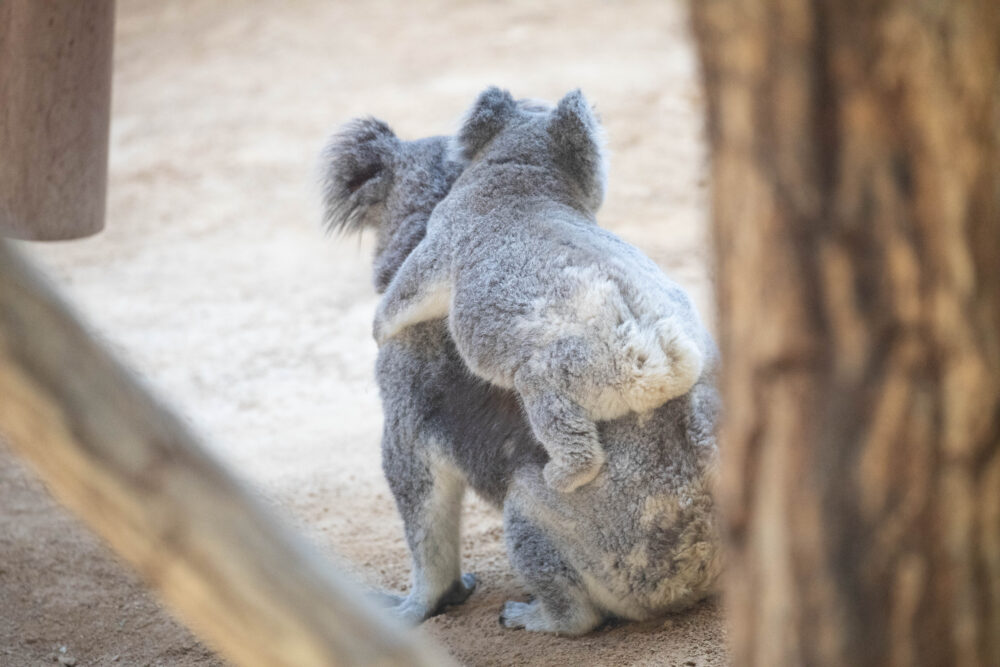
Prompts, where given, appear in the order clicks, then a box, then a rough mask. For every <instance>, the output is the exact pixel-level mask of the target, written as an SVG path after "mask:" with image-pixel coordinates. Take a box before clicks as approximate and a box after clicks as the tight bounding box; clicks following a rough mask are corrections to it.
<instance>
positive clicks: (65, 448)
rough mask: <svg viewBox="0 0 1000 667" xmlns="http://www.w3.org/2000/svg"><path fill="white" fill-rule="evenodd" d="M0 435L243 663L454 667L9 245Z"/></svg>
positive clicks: (1, 302)
mask: <svg viewBox="0 0 1000 667" xmlns="http://www.w3.org/2000/svg"><path fill="white" fill-rule="evenodd" d="M0 434H2V435H3V436H4V437H5V438H6V439H7V440H8V441H9V442H10V444H11V445H12V446H13V448H14V451H16V452H17V453H18V454H20V455H21V456H22V457H23V458H24V459H26V460H27V461H29V462H30V463H31V464H32V465H33V466H34V468H35V469H36V470H37V472H38V474H39V475H40V476H41V477H42V479H43V480H44V481H45V482H46V484H47V485H48V487H49V489H50V490H51V491H52V493H53V494H54V495H55V496H56V497H57V498H58V499H59V500H60V501H61V502H62V503H63V504H64V505H66V506H67V507H68V508H70V509H71V510H73V511H74V512H75V513H76V514H77V515H78V516H79V517H80V518H82V519H83V520H84V521H85V522H86V523H87V524H88V525H89V526H90V527H91V528H93V529H94V530H96V531H97V532H98V533H100V534H101V535H102V536H103V537H104V538H105V539H106V540H107V541H108V543H109V544H110V545H111V546H112V548H114V550H115V551H116V552H117V553H118V554H119V555H120V556H121V557H122V558H124V559H125V560H126V561H128V562H129V563H130V564H131V565H132V566H133V567H134V568H135V569H136V570H137V571H138V572H139V574H140V575H141V576H142V577H143V578H144V579H145V581H146V582H148V584H149V585H150V586H151V587H152V588H154V589H155V590H156V591H157V592H158V593H159V594H160V596H161V597H162V598H163V599H164V600H165V601H166V602H167V603H168V604H169V605H170V606H171V607H172V608H173V609H174V610H175V611H176V612H177V613H178V614H179V615H180V616H181V617H182V618H183V619H184V620H186V621H187V622H188V623H189V624H190V625H191V627H192V628H193V629H194V630H195V631H197V632H198V633H199V634H201V635H202V636H203V637H204V638H205V639H206V640H208V642H209V643H210V644H211V645H213V646H214V647H216V648H217V649H219V650H220V651H221V652H222V653H223V654H224V655H225V656H226V657H228V658H229V659H230V660H233V661H234V662H236V663H237V664H241V665H294V666H296V667H302V666H305V665H336V664H379V665H435V666H437V665H443V664H447V663H448V660H447V658H445V657H443V656H442V655H440V654H438V652H436V651H433V650H432V649H429V648H428V647H427V646H426V645H424V644H423V643H422V642H421V641H419V640H418V639H417V638H416V637H415V636H414V635H412V634H410V633H407V632H406V631H404V630H402V629H401V628H398V627H397V626H396V625H394V624H392V623H389V622H387V621H386V620H384V615H381V616H380V615H379V614H378V613H377V611H376V610H375V609H374V608H373V607H370V606H369V603H368V602H367V601H366V600H365V599H364V598H363V595H362V593H361V591H360V590H359V589H358V588H357V587H356V586H354V585H352V584H351V583H350V582H348V581H347V580H346V579H345V578H344V577H343V576H341V575H339V574H338V573H337V572H335V571H333V570H332V569H331V567H330V566H329V564H328V563H326V562H324V561H323V559H321V558H319V557H317V556H316V555H315V554H313V553H312V552H311V551H310V549H309V548H308V547H307V546H305V545H304V542H303V541H302V540H300V539H299V538H298V537H296V536H295V535H293V534H292V533H291V532H290V531H289V530H288V529H287V528H285V527H284V526H283V525H282V524H281V523H279V521H278V520H276V519H275V517H274V516H273V514H272V512H270V511H268V510H267V509H266V508H265V507H263V506H262V504H261V503H260V502H259V501H258V500H257V499H255V498H254V497H253V496H252V495H251V494H250V493H249V492H248V491H247V489H246V488H245V487H244V486H243V485H242V484H240V483H239V482H238V481H237V480H236V479H235V478H234V477H233V476H232V475H231V474H229V472H227V471H226V470H225V469H224V468H223V466H221V465H220V464H219V463H218V462H216V461H215V460H214V459H213V458H212V457H211V456H209V455H208V454H207V453H206V451H205V450H204V448H203V447H202V446H201V445H200V444H199V443H198V440H197V438H196V437H195V436H194V435H193V434H192V433H191V432H190V431H189V429H188V428H187V427H186V426H185V425H184V424H183V423H182V422H181V420H180V419H178V418H177V417H176V416H175V415H173V414H172V413H171V412H170V411H168V410H166V409H165V408H164V407H162V406H161V405H159V404H158V403H157V402H156V400H155V399H154V398H153V397H152V396H151V395H150V393H149V392H148V391H147V390H146V389H145V388H144V387H143V386H141V385H140V383H139V382H137V381H136V380H135V379H134V378H133V377H132V376H131V375H130V374H129V373H128V372H127V371H126V370H125V369H124V368H123V367H122V366H121V365H119V364H118V363H117V362H116V361H115V360H114V359H113V358H112V357H111V356H110V355H109V354H108V352H106V351H105V350H104V349H102V348H101V347H100V346H99V345H98V344H97V343H95V341H94V340H93V338H92V337H91V336H89V335H88V334H87V333H86V332H85V331H84V329H83V328H82V327H81V325H80V323H79V322H78V321H77V319H76V318H75V317H74V315H73V314H72V313H71V312H70V310H69V309H67V307H66V306H65V305H64V304H63V303H62V302H61V301H60V299H59V298H58V297H57V296H56V295H55V294H54V293H53V291H52V290H51V288H49V287H47V286H46V285H45V283H44V281H43V280H42V279H40V277H39V276H38V275H37V273H36V272H35V271H33V270H32V269H31V268H30V267H29V266H28V265H27V264H26V262H25V261H24V260H23V259H22V258H21V257H19V256H18V254H17V253H15V252H14V251H12V249H11V248H10V247H9V245H8V244H7V243H6V242H4V241H2V240H0Z"/></svg>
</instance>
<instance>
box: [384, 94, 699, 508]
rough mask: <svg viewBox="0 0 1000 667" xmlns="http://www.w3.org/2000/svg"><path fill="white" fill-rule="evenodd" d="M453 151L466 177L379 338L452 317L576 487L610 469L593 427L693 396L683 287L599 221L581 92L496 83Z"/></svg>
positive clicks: (591, 130) (413, 262) (400, 282)
mask: <svg viewBox="0 0 1000 667" xmlns="http://www.w3.org/2000/svg"><path fill="white" fill-rule="evenodd" d="M457 152H458V153H459V157H460V158H461V159H462V160H464V161H466V162H467V164H466V166H465V169H464V170H463V172H462V174H461V175H460V176H459V177H458V178H457V179H456V181H455V183H454V184H453V185H452V188H451V190H450V192H449V193H448V195H447V196H446V197H445V198H444V199H443V200H442V201H441V202H440V203H439V204H438V205H437V207H436V208H435V209H434V212H433V214H432V215H431V217H430V219H429V221H428V223H427V231H426V235H425V236H424V238H423V240H421V241H420V243H418V244H417V246H416V247H415V248H414V249H413V251H412V252H411V253H410V254H409V255H408V256H407V258H406V260H405V261H404V262H403V263H402V265H401V266H400V268H399V270H398V271H397V273H396V275H395V277H394V278H393V279H392V281H391V282H390V283H389V286H388V287H387V288H386V290H385V294H384V296H383V297H382V300H381V302H380V304H379V307H378V310H377V312H376V315H375V325H374V329H375V337H376V340H377V341H378V342H379V343H380V344H384V343H385V342H386V341H387V340H388V339H390V338H392V337H393V336H395V335H397V334H399V333H400V332H401V331H403V330H405V329H406V328H408V327H410V326H412V325H414V324H417V323H420V322H425V321H428V320H433V319H438V318H441V317H445V316H447V318H448V325H449V330H450V332H451V335H452V338H453V340H454V341H455V345H456V347H457V349H458V352H459V354H460V355H461V356H462V359H463V360H464V361H465V364H466V365H467V366H468V367H469V369H470V370H471V371H472V372H473V373H475V374H476V375H478V376H479V377H480V378H482V379H484V380H486V381H488V382H490V383H492V384H495V385H497V386H499V387H502V388H505V389H514V390H515V391H516V392H517V394H518V395H519V396H520V399H521V401H522V403H523V405H524V409H525V412H526V413H527V415H528V421H529V423H530V424H531V427H532V430H533V432H534V434H535V437H536V438H537V439H538V440H539V441H540V442H541V443H542V445H543V446H544V447H545V449H546V451H547V452H548V454H549V458H550V460H549V463H548V464H546V466H545V470H544V475H545V479H546V481H547V482H548V484H549V485H550V486H551V487H552V488H554V489H556V490H558V491H562V492H571V491H574V490H575V489H577V488H579V487H580V486H582V485H584V484H588V483H589V482H591V481H592V480H593V479H594V478H595V477H596V475H597V474H598V472H599V470H600V469H601V467H602V465H603V464H604V460H605V452H604V449H603V447H602V446H601V441H600V438H599V436H598V429H597V424H596V422H597V421H600V420H608V419H616V418H618V417H622V416H624V415H626V414H628V413H630V412H637V413H643V412H648V411H650V410H652V409H654V408H656V407H658V406H660V405H662V404H663V403H665V402H667V401H668V400H670V399H672V398H675V397H677V396H680V395H682V394H685V393H687V392H688V391H689V390H690V389H691V387H693V386H694V384H695V382H696V381H697V379H698V377H699V375H700V374H701V371H702V367H703V364H704V357H705V347H706V341H705V339H704V333H703V327H702V326H701V323H700V322H699V320H698V316H697V313H696V312H695V310H694V308H693V306H692V305H691V303H690V300H689V299H688V297H687V295H686V294H685V292H684V291H683V290H682V289H680V288H679V287H678V286H676V285H675V284H673V283H672V282H671V281H670V280H668V279H667V277H666V276H665V275H663V273H662V272H661V271H660V269H659V268H658V267H657V266H656V265H655V264H654V263H653V262H652V261H651V260H649V259H648V258H647V257H646V256H645V255H643V254H642V253H641V252H640V251H639V250H638V249H636V248H634V247H633V246H631V245H629V244H627V243H625V242H624V241H622V240H621V239H619V238H618V237H616V236H614V235H613V234H611V233H610V232H608V231H606V230H604V229H601V228H600V227H598V226H597V224H596V221H595V219H594V214H595V212H596V210H597V208H598V207H599V206H600V204H601V201H602V200H603V197H604V159H603V154H602V147H601V141H600V133H599V126H598V124H597V121H596V120H595V118H594V116H593V114H592V112H591V109H590V105H589V104H587V102H586V100H585V99H584V97H583V95H582V94H581V93H580V91H578V90H577V91H574V92H572V93H569V94H568V95H566V97H564V98H563V99H562V100H561V101H560V102H559V104H558V105H556V106H555V107H552V106H550V105H547V104H544V103H540V102H536V101H521V102H517V101H515V100H514V98H513V97H511V95H510V93H508V92H506V91H502V90H500V89H499V88H490V89H488V90H486V91H484V92H483V93H482V94H481V95H480V96H479V99H478V100H477V101H476V103H475V105H473V107H472V109H471V110H470V111H469V113H468V117H467V118H466V120H465V121H464V123H463V125H462V128H461V130H460V132H459V134H458V137H457Z"/></svg>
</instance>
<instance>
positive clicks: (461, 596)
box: [372, 574, 477, 625]
mask: <svg viewBox="0 0 1000 667" xmlns="http://www.w3.org/2000/svg"><path fill="white" fill-rule="evenodd" d="M476 583H477V581H476V575H474V574H463V575H462V576H461V578H460V579H458V580H456V581H455V583H453V584H452V585H451V587H450V588H449V589H448V590H447V591H445V593H444V595H442V596H441V597H439V598H438V599H437V601H436V602H434V603H432V604H428V603H427V601H426V600H424V599H421V597H417V596H415V595H414V594H413V593H411V594H410V595H409V596H408V597H405V598H400V597H398V596H395V595H392V594H389V593H379V594H376V595H374V596H372V597H373V598H375V600H376V602H381V603H382V606H384V607H387V608H388V610H389V612H390V613H391V614H393V615H394V616H396V618H398V619H399V620H401V621H402V622H403V623H406V624H407V625H418V624H419V623H423V622H424V621H426V620H427V619H428V618H430V617H432V616H437V615H438V614H441V613H443V612H444V611H445V609H447V608H448V607H454V606H456V605H460V604H462V603H463V602H465V601H466V600H468V599H469V596H470V595H472V593H473V591H475V590H476ZM393 599H395V603H393Z"/></svg>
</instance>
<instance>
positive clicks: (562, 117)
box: [549, 89, 606, 211]
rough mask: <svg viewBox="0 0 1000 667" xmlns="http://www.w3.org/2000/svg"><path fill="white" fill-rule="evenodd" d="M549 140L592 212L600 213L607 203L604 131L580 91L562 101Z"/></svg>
mask: <svg viewBox="0 0 1000 667" xmlns="http://www.w3.org/2000/svg"><path fill="white" fill-rule="evenodd" d="M549 136H550V137H551V138H552V142H553V146H555V150H556V162H557V164H558V165H559V166H560V167H561V168H562V169H564V170H566V172H567V173H568V174H569V175H570V177H572V178H573V179H574V180H576V181H577V182H578V183H579V184H580V187H582V188H583V191H584V194H585V196H586V197H587V200H588V204H589V205H590V206H591V210H592V211H596V210H597V209H598V208H599V207H600V205H601V202H602V201H604V184H605V180H606V173H605V171H606V167H605V161H604V131H603V130H602V128H601V124H600V122H598V120H597V117H596V116H595V115H594V112H593V110H592V109H591V106H590V104H589V103H588V102H587V99H586V98H585V97H584V96H583V93H582V92H580V90H579V89H576V90H574V91H572V92H570V93H568V94H567V95H566V96H565V97H564V98H562V99H561V100H559V104H558V105H556V108H555V111H553V112H552V120H551V121H550V122H549Z"/></svg>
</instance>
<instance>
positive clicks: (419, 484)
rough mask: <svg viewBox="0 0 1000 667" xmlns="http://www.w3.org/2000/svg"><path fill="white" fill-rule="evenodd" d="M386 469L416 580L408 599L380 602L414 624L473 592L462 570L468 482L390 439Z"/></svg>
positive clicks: (471, 579)
mask: <svg viewBox="0 0 1000 667" xmlns="http://www.w3.org/2000/svg"><path fill="white" fill-rule="evenodd" d="M383 467H384V469H385V472H386V478H387V479H388V480H389V487H390V488H391V489H392V493H393V496H394V497H395V499H396V506H397V507H398V508H399V512H400V515H401V516H402V518H403V526H404V530H405V533H406V541H407V544H408V545H409V547H410V555H411V557H412V560H413V576H412V586H411V589H410V592H409V595H407V596H406V597H404V598H398V597H395V596H385V595H383V596H382V601H383V604H385V605H386V606H388V607H389V608H390V611H391V612H392V613H394V614H395V615H397V616H398V617H400V618H401V619H402V620H403V621H405V622H409V623H414V624H416V623H420V622H421V621H424V620H426V619H428V618H430V617H431V616H434V615H436V614H439V613H441V612H442V611H444V609H445V607H448V606H450V605H457V604H462V603H463V602H465V601H466V599H468V597H469V596H470V595H471V594H472V592H473V590H475V587H476V578H475V576H474V575H472V574H462V572H461V568H460V554H459V523H460V515H461V509H462V496H463V495H464V493H465V480H464V479H463V478H462V476H461V474H460V473H459V471H458V470H457V469H456V468H455V467H454V466H453V465H452V464H451V463H449V462H448V461H446V460H445V459H444V458H443V457H440V456H439V455H437V454H435V453H434V452H428V451H426V450H420V449H415V448H413V447H404V448H397V447H393V446H392V443H391V439H390V443H388V444H387V446H385V447H384V449H383Z"/></svg>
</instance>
